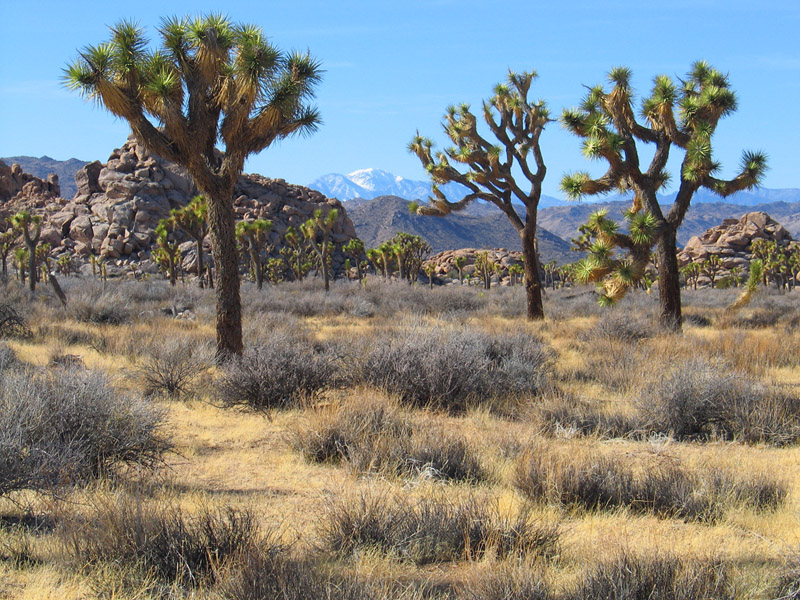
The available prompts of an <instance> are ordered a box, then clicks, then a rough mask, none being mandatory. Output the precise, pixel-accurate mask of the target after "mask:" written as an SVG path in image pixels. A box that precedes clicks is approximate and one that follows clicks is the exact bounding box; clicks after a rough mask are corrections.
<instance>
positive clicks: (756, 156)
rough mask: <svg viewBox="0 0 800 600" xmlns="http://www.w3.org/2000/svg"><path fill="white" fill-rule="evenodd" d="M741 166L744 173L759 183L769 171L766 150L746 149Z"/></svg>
mask: <svg viewBox="0 0 800 600" xmlns="http://www.w3.org/2000/svg"><path fill="white" fill-rule="evenodd" d="M740 166H741V171H742V174H743V175H745V176H746V177H750V178H752V179H753V180H755V181H756V183H759V182H760V181H761V178H762V177H763V176H764V174H765V173H766V171H767V155H766V154H765V153H764V152H753V151H749V150H745V151H744V152H743V153H742V159H741V163H740Z"/></svg>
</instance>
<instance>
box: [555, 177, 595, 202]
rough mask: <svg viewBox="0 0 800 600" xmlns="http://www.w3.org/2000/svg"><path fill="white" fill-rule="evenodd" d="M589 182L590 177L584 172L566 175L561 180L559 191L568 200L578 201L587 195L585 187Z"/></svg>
mask: <svg viewBox="0 0 800 600" xmlns="http://www.w3.org/2000/svg"><path fill="white" fill-rule="evenodd" d="M591 180H592V177H591V175H589V173H587V172H585V171H578V172H577V173H572V174H566V175H564V176H563V177H562V178H561V185H560V187H561V191H562V192H564V193H565V194H566V195H567V197H568V198H569V199H570V200H580V199H581V198H583V197H584V196H585V195H586V194H587V193H588V192H587V191H586V187H587V184H588V183H590V182H591Z"/></svg>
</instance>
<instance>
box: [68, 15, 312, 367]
mask: <svg viewBox="0 0 800 600" xmlns="http://www.w3.org/2000/svg"><path fill="white" fill-rule="evenodd" d="M158 31H159V34H160V37H161V45H162V47H161V48H160V49H158V50H149V48H148V40H147V39H146V38H145V37H144V33H143V31H142V29H141V28H139V27H138V26H137V25H136V24H134V23H132V22H130V21H122V22H120V23H119V24H117V25H115V26H113V27H111V39H110V41H108V42H105V43H102V44H99V45H97V46H87V47H86V48H84V49H83V50H82V51H81V52H80V53H79V58H78V59H77V60H76V61H75V62H73V63H72V64H70V65H69V66H68V67H67V69H65V81H66V83H67V85H68V86H69V87H71V88H73V89H76V90H78V91H79V92H81V93H83V94H84V95H85V96H87V97H89V98H92V99H94V100H96V101H97V102H98V103H99V104H100V105H102V106H103V107H105V108H106V109H108V110H109V111H110V112H112V113H113V114H114V115H116V116H118V117H121V118H123V119H125V120H126V121H128V122H129V123H130V126H131V129H132V130H133V133H134V135H135V136H136V138H137V139H138V140H139V142H140V143H142V144H143V145H144V146H146V147H147V148H148V149H149V150H150V151H151V152H153V153H155V154H158V155H159V156H161V157H162V158H164V159H166V160H169V161H172V162H174V163H177V164H179V165H182V166H183V167H185V168H186V169H187V170H188V172H189V174H190V175H191V176H192V177H193V178H194V180H195V183H196V184H197V187H198V188H199V189H200V191H201V192H202V193H203V194H204V195H205V196H206V198H207V199H208V221H209V226H210V231H211V239H212V242H213V256H214V262H215V266H216V271H217V276H216V279H217V285H216V294H217V323H216V329H217V354H218V356H219V357H224V356H226V355H230V354H241V352H242V310H241V299H240V297H239V270H238V260H237V252H236V234H235V229H234V212H233V186H234V184H235V183H236V180H237V179H238V177H239V175H240V174H241V173H242V170H243V168H244V161H245V159H246V158H247V156H249V155H251V154H253V153H257V152H260V151H261V150H263V149H264V148H267V147H268V146H270V145H271V144H272V143H273V142H275V141H277V140H280V139H283V138H286V137H288V136H290V135H293V134H298V133H311V132H313V131H314V130H315V129H316V127H317V126H318V124H319V116H318V113H317V111H316V109H315V108H313V107H310V106H309V105H308V104H307V100H308V99H309V98H311V97H312V96H313V94H314V88H315V85H316V84H317V83H318V82H319V80H320V74H321V71H320V68H319V63H318V62H317V61H316V60H315V59H313V58H312V57H311V56H309V55H308V54H299V53H294V54H290V55H286V54H284V53H282V52H280V51H279V50H278V49H277V48H275V47H273V46H271V45H270V44H269V43H267V41H266V39H265V37H264V35H263V33H262V31H261V29H260V28H259V27H256V26H253V25H247V24H234V23H231V22H230V21H229V20H228V19H227V18H225V17H223V16H220V15H215V14H211V15H208V16H205V17H199V18H196V19H189V18H183V19H180V18H174V17H172V18H168V19H165V20H163V21H162V24H161V27H159V29H158ZM218 141H221V142H222V143H223V144H224V151H220V150H218V149H217V147H216V144H217V142H218Z"/></svg>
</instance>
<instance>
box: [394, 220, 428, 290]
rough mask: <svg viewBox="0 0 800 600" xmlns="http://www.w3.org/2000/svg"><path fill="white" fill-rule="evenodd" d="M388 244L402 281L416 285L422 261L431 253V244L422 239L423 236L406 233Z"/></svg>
mask: <svg viewBox="0 0 800 600" xmlns="http://www.w3.org/2000/svg"><path fill="white" fill-rule="evenodd" d="M388 244H389V246H390V247H391V249H392V252H393V254H394V258H395V260H396V261H397V268H398V270H399V271H400V279H405V280H406V281H408V282H409V283H414V282H415V281H416V280H417V277H419V270H420V268H421V267H422V261H424V260H425V258H427V256H428V254H430V252H431V247H430V244H428V242H426V241H425V240H424V239H422V237H421V236H418V235H412V234H410V233H406V232H404V231H401V232H400V233H398V234H396V235H395V236H394V237H393V238H392V239H390V240H389V242H388Z"/></svg>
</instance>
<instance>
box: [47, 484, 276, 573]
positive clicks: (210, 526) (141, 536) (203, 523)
mask: <svg viewBox="0 0 800 600" xmlns="http://www.w3.org/2000/svg"><path fill="white" fill-rule="evenodd" d="M58 535H59V539H60V541H61V545H62V548H63V550H64V552H65V554H66V556H67V558H68V559H69V560H70V562H72V563H73V564H76V565H79V566H80V567H81V568H85V569H90V570H91V569H95V568H97V567H99V566H102V565H104V564H111V565H114V566H116V567H118V568H119V569H120V570H125V569H130V568H131V567H134V568H135V569H136V570H138V571H139V572H141V573H146V574H148V575H151V576H154V577H155V578H156V579H157V580H159V581H162V582H174V583H177V584H179V585H181V586H185V587H196V586H199V585H201V584H202V585H209V584H211V583H213V582H214V581H215V580H216V577H217V575H218V573H219V572H221V570H222V569H223V568H224V567H226V566H229V565H231V564H233V562H234V561H236V560H238V559H240V558H241V557H243V556H245V555H246V554H247V553H249V552H251V551H253V550H254V549H255V548H256V547H257V546H259V545H263V546H269V544H270V543H272V542H273V540H271V539H270V537H269V536H265V535H264V534H262V532H261V531H260V529H259V527H258V524H257V521H256V519H255V517H254V516H253V514H252V513H250V512H248V511H243V510H238V509H233V508H223V509H218V510H204V511H201V512H200V513H199V514H197V515H189V514H187V513H186V512H185V511H184V510H182V509H181V508H179V507H177V506H175V505H172V504H171V503H168V502H162V503H145V502H144V500H143V499H142V498H141V497H140V496H138V495H134V496H121V497H119V498H116V499H113V498H105V499H101V500H100V501H99V502H98V503H97V504H96V505H95V506H94V507H93V509H92V510H91V512H90V513H89V514H87V515H83V516H81V517H80V518H77V519H65V520H64V522H63V524H62V527H61V529H60V531H59V532H58Z"/></svg>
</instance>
